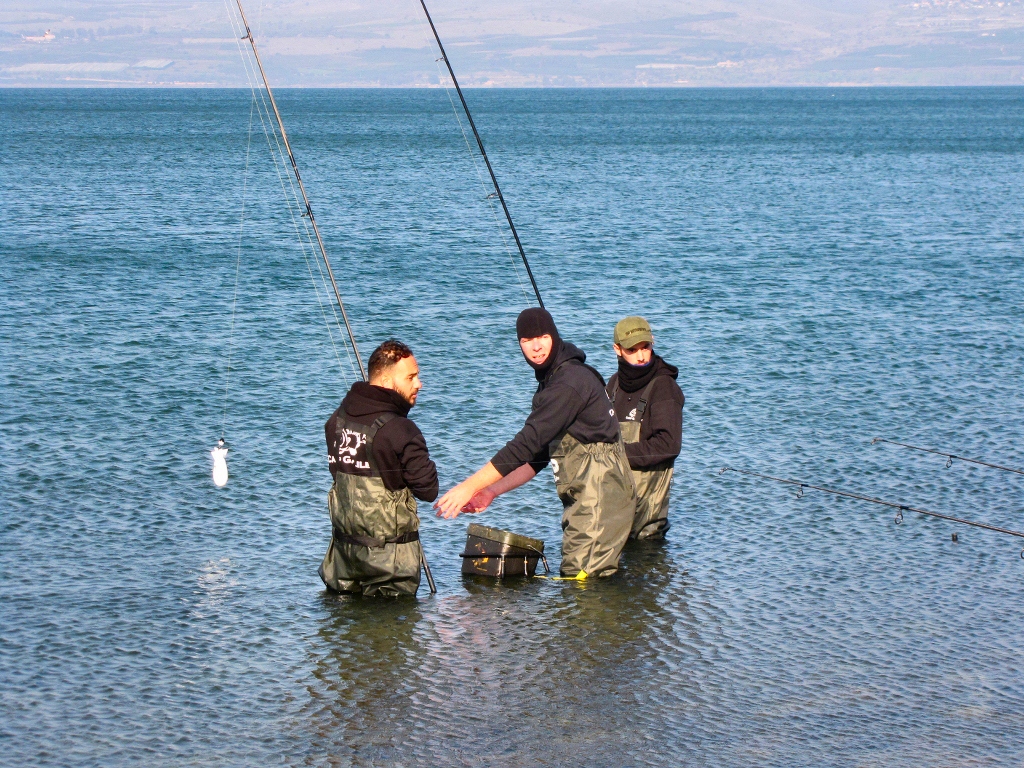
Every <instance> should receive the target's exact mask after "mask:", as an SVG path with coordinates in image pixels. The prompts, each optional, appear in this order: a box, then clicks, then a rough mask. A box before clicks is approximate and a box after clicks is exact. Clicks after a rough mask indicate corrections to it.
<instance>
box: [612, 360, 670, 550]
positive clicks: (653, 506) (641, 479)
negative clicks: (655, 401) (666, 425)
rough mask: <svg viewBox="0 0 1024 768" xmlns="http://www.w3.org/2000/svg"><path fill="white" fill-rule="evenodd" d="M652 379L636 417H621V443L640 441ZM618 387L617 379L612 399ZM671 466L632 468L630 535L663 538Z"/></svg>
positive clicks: (665, 530)
mask: <svg viewBox="0 0 1024 768" xmlns="http://www.w3.org/2000/svg"><path fill="white" fill-rule="evenodd" d="M653 386H654V382H653V381H652V382H651V383H650V384H648V385H647V386H646V387H644V391H643V392H641V393H640V400H639V402H638V403H637V407H636V419H635V420H634V421H620V422H619V431H620V432H621V433H622V441H623V442H624V443H639V442H640V425H641V424H642V423H643V418H644V412H645V411H646V410H647V403H648V398H649V397H650V394H651V388H652V387H653ZM617 389H618V381H617V380H616V382H615V385H614V388H613V389H612V392H611V394H610V397H611V400H612V402H614V401H615V394H616V392H615V390H617ZM672 471H673V470H672V467H669V468H668V469H656V470H651V471H648V470H643V469H634V470H632V472H633V482H634V483H635V484H636V517H634V518H633V528H632V530H631V531H630V532H629V538H631V539H663V538H665V533H666V532H667V531H668V529H669V527H670V526H671V523H669V521H668V493H669V489H670V488H671V486H672Z"/></svg>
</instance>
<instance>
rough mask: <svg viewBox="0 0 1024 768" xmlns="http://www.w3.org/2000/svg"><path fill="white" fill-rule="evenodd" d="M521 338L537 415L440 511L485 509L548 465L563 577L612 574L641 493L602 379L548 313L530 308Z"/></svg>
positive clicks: (521, 322)
mask: <svg viewBox="0 0 1024 768" xmlns="http://www.w3.org/2000/svg"><path fill="white" fill-rule="evenodd" d="M516 333H517V334H518V336H519V347H520V349H521V350H522V353H523V357H525V358H526V362H527V363H528V364H529V365H530V367H531V368H533V370H534V375H535V376H536V377H537V381H538V385H537V393H536V394H535V395H534V396H533V410H532V411H531V412H530V415H529V417H528V418H527V419H526V424H525V425H524V426H523V428H522V429H521V430H519V433H518V434H517V435H516V436H515V437H514V438H512V439H511V440H510V441H509V442H508V443H506V444H505V447H504V448H502V449H501V450H500V451H498V452H497V453H496V454H495V455H494V458H492V459H491V460H490V462H488V463H487V464H486V465H485V466H484V467H483V468H482V469H480V471H478V472H477V473H476V474H474V475H473V476H471V477H469V478H468V479H466V480H464V481H463V482H461V483H459V484H458V485H457V486H455V487H454V488H452V489H451V490H450V491H448V493H446V494H445V495H444V496H442V497H441V499H440V500H439V501H438V502H437V503H436V504H435V505H434V507H435V508H436V509H437V510H438V514H439V515H441V516H442V517H445V518H449V519H450V518H454V517H457V516H458V515H459V514H460V513H461V512H482V511H483V510H484V509H486V508H487V506H488V505H489V504H490V503H491V501H493V500H494V498H495V497H497V496H499V495H501V494H503V493H506V492H508V491H510V490H512V489H513V488H518V487H519V486H521V485H523V484H524V483H526V482H527V481H529V480H530V479H531V478H533V477H534V476H535V475H536V474H537V472H539V471H540V470H541V469H543V468H544V467H545V466H546V465H547V464H548V462H550V463H551V464H552V468H553V469H554V473H555V486H556V488H557V489H558V496H559V498H561V500H562V505H563V507H564V509H563V514H562V565H561V572H562V575H563V576H572V577H575V578H578V579H585V578H587V577H588V576H610V575H611V574H613V573H615V571H616V570H618V567H619V555H620V554H621V553H622V547H623V545H624V544H625V543H626V539H627V537H628V536H629V531H630V527H631V525H632V523H633V517H634V514H635V512H636V490H635V488H634V486H633V477H632V473H631V472H630V469H629V461H628V460H627V458H626V452H625V449H624V448H623V445H622V441H621V440H620V438H619V424H618V421H617V420H616V418H615V409H614V408H613V407H612V404H611V402H610V401H609V400H608V395H607V394H606V393H605V390H604V379H602V378H601V375H600V374H599V373H598V372H597V371H595V370H594V369H593V368H591V367H590V366H589V365H586V364H585V360H586V359H587V356H586V355H585V354H584V353H583V351H582V350H580V349H578V348H577V347H575V346H573V345H572V344H570V343H569V342H567V341H562V339H561V337H560V336H559V335H558V328H557V327H555V321H554V320H553V319H552V318H551V315H550V314H549V313H548V312H547V311H546V310H544V309H540V308H538V307H532V308H530V309H527V310H524V311H523V312H522V313H521V314H520V315H519V318H518V320H517V321H516Z"/></svg>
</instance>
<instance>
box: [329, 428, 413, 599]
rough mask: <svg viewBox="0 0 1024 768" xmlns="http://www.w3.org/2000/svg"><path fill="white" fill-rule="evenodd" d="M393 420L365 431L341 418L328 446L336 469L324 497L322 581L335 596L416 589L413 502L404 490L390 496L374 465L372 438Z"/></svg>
mask: <svg viewBox="0 0 1024 768" xmlns="http://www.w3.org/2000/svg"><path fill="white" fill-rule="evenodd" d="M394 417H395V414H385V415H384V416H381V417H379V418H378V419H377V420H376V421H374V423H373V425H371V426H369V427H367V426H364V425H362V424H358V423H356V422H353V421H350V420H348V419H347V418H345V419H343V420H342V422H341V424H340V425H339V428H338V431H337V433H336V435H337V437H336V440H335V445H334V446H331V448H332V450H331V455H332V456H333V457H334V458H335V466H336V467H337V474H335V476H334V485H333V486H332V487H331V491H330V493H329V494H328V497H327V503H328V508H329V509H330V513H331V529H332V536H331V543H330V545H329V546H328V548H327V554H326V555H324V560H323V563H321V565H320V578H321V579H323V581H324V584H326V585H327V586H328V587H329V588H330V589H333V590H335V591H338V592H362V593H363V594H365V595H373V594H385V595H403V594H404V595H414V594H416V589H417V588H418V587H419V583H420V549H419V548H420V542H419V524H420V521H419V517H417V515H416V499H415V498H413V495H412V492H411V491H410V490H409V489H408V488H403V489H402V490H400V491H389V490H388V489H387V488H386V487H385V486H384V481H383V480H382V479H381V477H380V473H379V472H378V470H377V466H376V462H375V461H374V459H373V438H374V437H375V436H376V434H377V430H379V429H380V428H381V427H382V426H384V424H386V423H387V422H388V421H390V420H391V419H392V418H394ZM335 449H337V450H335Z"/></svg>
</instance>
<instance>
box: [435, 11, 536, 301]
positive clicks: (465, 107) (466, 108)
mask: <svg viewBox="0 0 1024 768" xmlns="http://www.w3.org/2000/svg"><path fill="white" fill-rule="evenodd" d="M420 5H422V6H423V13H425V14H426V16H427V22H428V23H429V24H430V31H431V32H433V33H434V39H435V40H436V41H437V47H438V48H440V49H441V57H442V58H443V59H444V64H445V66H446V67H448V74H449V75H451V78H452V82H453V83H454V84H455V91H456V93H458V94H459V101H461V102H462V109H463V110H464V111H465V112H466V117H467V118H468V119H469V127H470V128H472V129H473V135H474V136H475V137H476V145H477V146H478V147H479V148H480V155H481V156H482V157H483V159H484V164H485V165H486V166H487V172H488V173H489V174H490V175H491V183H492V184H494V191H495V192H496V193H497V195H498V200H499V201H500V202H501V209H502V210H503V211H504V212H505V218H506V219H507V220H508V228H509V229H511V230H512V237H513V238H515V241H516V246H517V247H518V248H519V255H520V256H521V257H522V259H523V266H525V267H526V274H527V275H529V277H530V284H531V285H532V286H533V292H534V293H535V294H536V295H537V303H538V304H540V308H541V309H544V299H542V298H541V297H540V288H538V287H537V281H536V280H535V279H534V278H533V270H532V269H530V262H529V261H527V260H526V251H524V250H523V244H522V242H520V240H519V233H518V232H516V225H515V224H513V223H512V214H511V213H509V211H508V206H507V205H505V196H504V195H502V194H501V187H499V186H498V179H497V178H496V177H495V175H494V169H493V168H492V167H491V161H490V160H489V159H488V158H487V150H486V149H484V142H483V139H481V138H480V132H479V131H478V130H477V129H476V123H474V122H473V115H472V114H471V113H470V111H469V105H468V104H467V103H466V97H465V96H463V95H462V88H460V87H459V81H458V80H456V79H455V70H454V69H452V63H451V62H450V61H448V54H447V53H445V50H444V46H443V45H442V44H441V36H440V35H438V34H437V27H435V26H434V20H433V19H432V18H430V11H428V10H427V4H426V2H425V0H420Z"/></svg>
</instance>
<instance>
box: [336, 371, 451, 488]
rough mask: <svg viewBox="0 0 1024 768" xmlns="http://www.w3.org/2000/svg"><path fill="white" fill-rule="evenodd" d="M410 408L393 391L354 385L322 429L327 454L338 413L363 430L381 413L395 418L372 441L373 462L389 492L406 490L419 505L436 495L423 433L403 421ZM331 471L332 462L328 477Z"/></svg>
mask: <svg viewBox="0 0 1024 768" xmlns="http://www.w3.org/2000/svg"><path fill="white" fill-rule="evenodd" d="M410 408H411V406H410V405H409V404H408V403H407V402H406V401H405V399H404V398H402V396H401V395H399V394H398V393H397V392H395V391H394V390H391V389H385V388H384V387H378V386H375V385H373V384H367V383H366V382H365V381H357V382H356V383H355V384H353V385H352V389H350V390H349V392H348V394H347V395H345V399H344V400H342V401H341V406H339V408H338V410H336V411H335V412H334V413H333V414H331V418H329V419H328V420H327V423H326V424H325V425H324V433H325V434H326V437H327V450H328V451H330V450H331V446H333V445H336V440H335V434H336V432H337V431H338V429H339V420H340V419H341V412H342V411H344V412H345V414H346V415H347V416H348V419H349V420H350V421H354V422H356V423H357V424H361V425H363V426H366V427H369V426H372V425H373V422H374V421H375V420H376V419H377V417H378V416H383V415H384V414H385V413H394V414H397V417H396V418H393V419H391V421H389V422H388V423H387V424H385V425H384V426H383V427H381V428H380V429H379V430H377V436H376V437H374V439H373V460H374V461H375V462H376V464H377V469H378V470H379V471H380V476H381V480H383V481H384V487H385V488H387V489H388V490H389V491H400V490H402V489H403V488H408V489H409V490H411V491H412V494H413V496H415V497H416V498H417V499H419V500H420V501H433V500H434V499H436V498H437V491H438V485H437V467H436V466H434V462H433V461H431V460H430V454H429V453H428V452H427V441H426V440H425V439H424V438H423V433H422V432H420V430H419V427H417V426H416V425H415V424H414V423H413V422H412V420H410V419H408V418H406V417H407V416H408V414H409V409H410ZM335 458H337V457H335ZM334 467H335V464H334V463H333V462H332V464H331V474H332V475H334V474H335V469H334Z"/></svg>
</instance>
